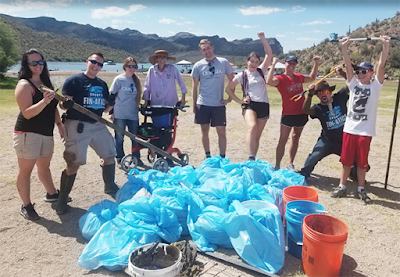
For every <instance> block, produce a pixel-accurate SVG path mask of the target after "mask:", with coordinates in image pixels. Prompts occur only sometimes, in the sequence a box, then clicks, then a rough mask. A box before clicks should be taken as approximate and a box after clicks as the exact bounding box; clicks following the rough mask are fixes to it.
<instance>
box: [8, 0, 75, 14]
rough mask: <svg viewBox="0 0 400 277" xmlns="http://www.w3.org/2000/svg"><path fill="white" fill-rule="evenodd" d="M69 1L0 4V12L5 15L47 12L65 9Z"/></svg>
mask: <svg viewBox="0 0 400 277" xmlns="http://www.w3.org/2000/svg"><path fill="white" fill-rule="evenodd" d="M70 2H71V0H57V1H53V2H47V1H36V2H35V1H18V0H17V1H15V2H14V3H11V4H2V3H0V11H1V13H5V14H13V13H17V12H21V11H27V10H49V9H54V8H58V7H65V6H68V4H69V3H70Z"/></svg>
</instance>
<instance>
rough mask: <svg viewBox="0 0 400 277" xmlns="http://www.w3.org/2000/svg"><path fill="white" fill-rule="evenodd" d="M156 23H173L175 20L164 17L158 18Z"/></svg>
mask: <svg viewBox="0 0 400 277" xmlns="http://www.w3.org/2000/svg"><path fill="white" fill-rule="evenodd" d="M158 23H161V24H172V23H175V20H173V19H169V18H165V17H164V18H162V19H159V20H158Z"/></svg>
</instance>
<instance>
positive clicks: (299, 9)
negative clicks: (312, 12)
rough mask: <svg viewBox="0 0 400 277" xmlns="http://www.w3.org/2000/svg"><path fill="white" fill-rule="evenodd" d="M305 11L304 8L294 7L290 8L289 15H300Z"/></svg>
mask: <svg viewBox="0 0 400 277" xmlns="http://www.w3.org/2000/svg"><path fill="white" fill-rule="evenodd" d="M305 10H306V8H304V7H302V6H294V7H292V11H291V13H301V12H304V11H305Z"/></svg>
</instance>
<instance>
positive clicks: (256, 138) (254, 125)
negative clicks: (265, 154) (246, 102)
mask: <svg viewBox="0 0 400 277" xmlns="http://www.w3.org/2000/svg"><path fill="white" fill-rule="evenodd" d="M243 117H244V120H245V122H246V127H247V133H246V145H247V150H248V153H249V156H253V157H255V156H256V155H257V152H258V148H259V146H260V138H261V135H262V132H263V130H264V127H265V124H266V123H267V120H268V119H257V114H256V113H255V112H254V111H253V110H245V112H244V115H243Z"/></svg>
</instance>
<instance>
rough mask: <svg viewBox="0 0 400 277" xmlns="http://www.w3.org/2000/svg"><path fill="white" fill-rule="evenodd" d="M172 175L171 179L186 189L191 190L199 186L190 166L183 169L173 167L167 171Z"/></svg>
mask: <svg viewBox="0 0 400 277" xmlns="http://www.w3.org/2000/svg"><path fill="white" fill-rule="evenodd" d="M169 172H170V174H171V175H172V177H171V179H172V180H176V181H179V182H182V183H183V185H185V186H186V187H187V188H189V189H191V188H193V186H198V185H200V182H199V180H198V179H197V176H196V171H195V170H194V168H193V167H192V166H190V165H186V166H184V167H180V166H175V167H173V168H171V169H170V170H169Z"/></svg>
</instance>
